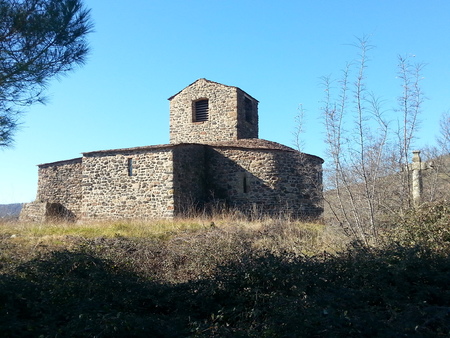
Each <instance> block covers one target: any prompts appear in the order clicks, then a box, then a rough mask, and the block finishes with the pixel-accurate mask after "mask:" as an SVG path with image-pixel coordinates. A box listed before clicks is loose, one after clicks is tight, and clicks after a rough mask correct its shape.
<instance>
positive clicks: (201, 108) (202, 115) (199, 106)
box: [194, 99, 209, 122]
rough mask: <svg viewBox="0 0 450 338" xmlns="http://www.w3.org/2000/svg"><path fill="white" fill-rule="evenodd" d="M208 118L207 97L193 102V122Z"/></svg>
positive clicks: (203, 120)
mask: <svg viewBox="0 0 450 338" xmlns="http://www.w3.org/2000/svg"><path fill="white" fill-rule="evenodd" d="M208 119H209V102H208V100H207V99H204V100H199V101H196V102H195V103H194V122H205V121H208Z"/></svg>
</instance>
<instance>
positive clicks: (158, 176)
mask: <svg viewBox="0 0 450 338" xmlns="http://www.w3.org/2000/svg"><path fill="white" fill-rule="evenodd" d="M130 161H131V162H130ZM130 163H131V164H130ZM83 165H84V171H83V182H82V192H83V203H82V215H83V219H85V220H92V219H146V218H170V217H173V214H174V197H173V149H172V147H171V146H166V147H157V146H154V147H143V148H134V149H121V150H114V151H100V152H91V153H85V154H84V158H83ZM130 165H131V171H130Z"/></svg>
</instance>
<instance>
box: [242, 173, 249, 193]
mask: <svg viewBox="0 0 450 338" xmlns="http://www.w3.org/2000/svg"><path fill="white" fill-rule="evenodd" d="M242 190H243V192H244V194H246V193H248V179H247V176H245V175H244V177H242Z"/></svg>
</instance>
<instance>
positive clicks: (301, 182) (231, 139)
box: [20, 79, 323, 222]
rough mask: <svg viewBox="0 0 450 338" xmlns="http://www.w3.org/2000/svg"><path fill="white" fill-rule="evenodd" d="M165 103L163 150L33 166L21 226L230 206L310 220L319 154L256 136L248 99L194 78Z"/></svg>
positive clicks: (319, 205)
mask: <svg viewBox="0 0 450 338" xmlns="http://www.w3.org/2000/svg"><path fill="white" fill-rule="evenodd" d="M169 101H170V143H169V144H163V145H153V146H145V147H136V148H125V149H112V150H98V151H90V152H85V153H82V157H80V158H75V159H71V160H65V161H59V162H53V163H46V164H41V165H39V166H38V168H39V169H38V170H39V179H38V189H37V196H36V200H35V201H34V202H32V203H28V204H25V205H24V207H23V209H22V213H21V215H20V219H21V220H22V221H35V222H43V221H47V220H50V219H55V218H62V219H66V220H73V221H91V220H112V219H151V218H174V217H183V216H190V215H194V214H195V213H198V212H205V211H206V212H208V211H211V209H212V208H214V207H217V206H220V208H224V209H227V208H230V209H235V210H237V211H239V212H242V213H243V214H247V215H249V214H252V213H255V212H257V213H260V214H266V215H269V216H276V215H279V214H289V215H290V216H292V217H296V218H317V217H319V216H320V215H321V214H322V211H323V196H322V163H323V160H322V159H321V158H320V157H317V156H314V155H309V154H304V153H301V152H299V151H297V150H294V149H293V148H290V147H287V146H284V145H281V144H279V143H275V142H271V141H267V140H263V139H259V138H258V101H257V100H256V99H255V98H253V97H252V96H250V95H249V94H247V93H246V92H244V91H243V90H241V89H239V88H237V87H233V86H227V85H223V84H220V83H217V82H213V81H209V80H206V79H199V80H197V81H195V82H194V83H192V84H190V85H189V86H187V87H186V88H184V89H183V90H181V91H180V92H178V93H177V94H175V95H173V96H172V97H170V98H169Z"/></svg>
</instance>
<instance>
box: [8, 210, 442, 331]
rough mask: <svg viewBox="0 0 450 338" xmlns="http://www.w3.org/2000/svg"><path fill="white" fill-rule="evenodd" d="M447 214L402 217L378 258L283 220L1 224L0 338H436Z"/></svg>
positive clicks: (374, 251) (332, 232) (324, 231)
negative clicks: (69, 337)
mask: <svg viewBox="0 0 450 338" xmlns="http://www.w3.org/2000/svg"><path fill="white" fill-rule="evenodd" d="M449 215H450V206H449V204H446V203H441V204H439V205H436V204H435V205H430V206H427V207H426V208H424V209H422V210H421V211H414V212H413V211H411V213H410V214H408V215H405V217H404V218H403V219H402V220H397V221H396V222H397V223H395V224H394V223H393V224H390V225H388V224H387V223H386V229H385V230H384V231H383V236H382V239H383V240H380V241H379V244H378V246H377V247H367V246H360V245H358V243H357V242H347V241H346V240H345V238H343V237H342V234H340V233H339V232H338V229H333V228H330V227H326V226H324V225H321V224H313V223H309V224H302V223H298V222H293V221H289V220H284V219H279V220H273V219H272V220H259V221H254V222H246V221H243V220H236V219H226V218H223V219H214V220H212V221H211V220H205V219H193V220H180V221H176V222H153V223H150V222H149V223H145V222H121V223H105V224H89V225H76V224H72V225H69V224H60V225H57V224H54V225H25V224H14V223H8V224H4V225H3V226H2V227H1V230H0V233H1V235H0V236H1V241H0V246H1V253H0V264H1V265H0V302H1V307H0V333H1V334H2V336H14V337H22V336H32V337H56V336H58V337H66V336H79V337H139V336H142V337H149V336H152V337H256V336H257V337H349V336H350V337H352V336H353V337H361V336H381V337H394V336H395V337H397V336H413V337H435V336H442V337H444V336H448V335H449V334H450V287H449V283H448V281H449V280H450V261H449V255H448V254H449V247H448V244H449V241H450V239H449V237H448V235H446V234H448V229H449ZM102 229H103V234H102ZM412 233H415V234H416V235H415V237H414V236H413V235H412Z"/></svg>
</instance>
